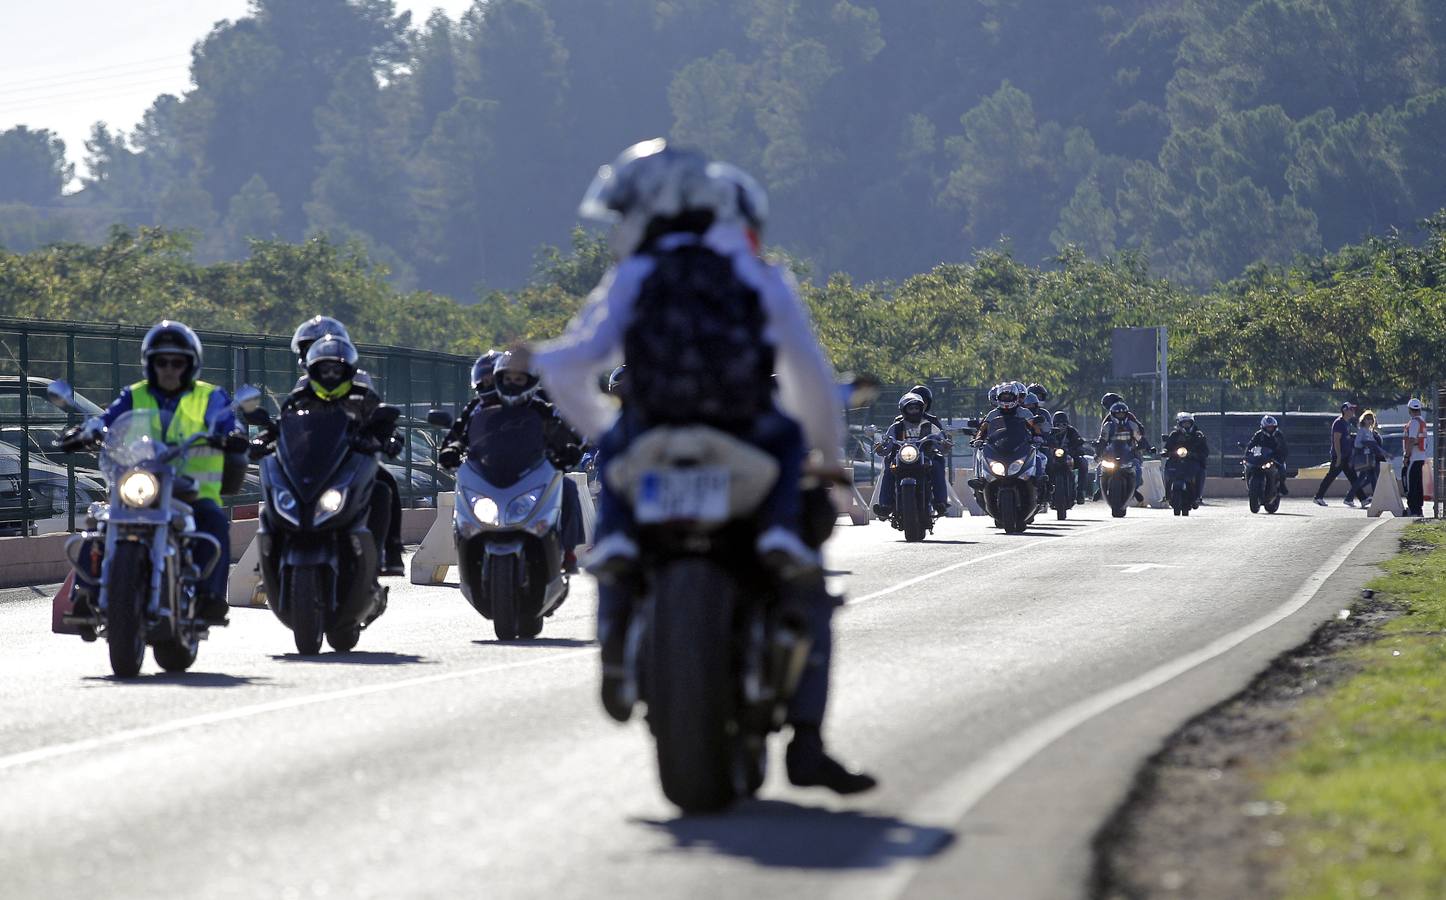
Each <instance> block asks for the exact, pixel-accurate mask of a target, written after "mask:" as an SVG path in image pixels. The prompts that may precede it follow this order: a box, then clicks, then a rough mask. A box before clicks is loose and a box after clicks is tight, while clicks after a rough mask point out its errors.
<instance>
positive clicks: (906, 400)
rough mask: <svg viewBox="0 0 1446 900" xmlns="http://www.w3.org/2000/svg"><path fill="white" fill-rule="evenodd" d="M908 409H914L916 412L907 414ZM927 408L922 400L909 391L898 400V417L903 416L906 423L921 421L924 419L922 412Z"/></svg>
mask: <svg viewBox="0 0 1446 900" xmlns="http://www.w3.org/2000/svg"><path fill="white" fill-rule="evenodd" d="M909 407H915V408H916V410H917V412H916V413H915V414H913V415H911V414H910V413H909ZM927 408H928V406H927V405H926V404H925V403H924V398H923V397H920V396H919V395H918V394H916V393H914V392H913V391H909V392H908V393H907V394H905V395H904V396H902V397H900V398H899V415H901V416H903V417H904V418H905V419H906V420H907V421H910V422H919V421H921V420H922V419H923V418H924V411H925V410H926V409H927Z"/></svg>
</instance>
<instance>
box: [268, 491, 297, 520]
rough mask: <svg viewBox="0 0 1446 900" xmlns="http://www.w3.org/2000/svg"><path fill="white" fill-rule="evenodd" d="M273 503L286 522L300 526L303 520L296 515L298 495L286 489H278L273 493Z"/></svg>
mask: <svg viewBox="0 0 1446 900" xmlns="http://www.w3.org/2000/svg"><path fill="white" fill-rule="evenodd" d="M271 502H272V504H273V505H274V506H275V507H276V512H277V513H278V514H279V515H280V516H281V517H282V518H284V519H285V520H286V521H288V522H290V523H291V524H293V525H300V524H301V520H300V519H298V518H297V514H296V495H295V494H293V493H291V492H290V491H288V490H287V489H286V488H277V489H276V490H274V491H272V492H271Z"/></svg>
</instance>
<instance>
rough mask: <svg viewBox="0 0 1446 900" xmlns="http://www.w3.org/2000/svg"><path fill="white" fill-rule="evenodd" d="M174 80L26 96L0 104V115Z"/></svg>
mask: <svg viewBox="0 0 1446 900" xmlns="http://www.w3.org/2000/svg"><path fill="white" fill-rule="evenodd" d="M174 81H175V80H174V79H172V78H166V79H155V78H152V79H149V80H147V81H143V82H138V83H136V84H129V85H116V86H114V87H112V88H110V89H103V90H93V91H75V92H70V93H67V94H56V95H53V96H50V97H34V98H26V99H24V100H20V101H16V102H15V103H13V104H11V105H8V106H7V105H0V116H10V115H15V114H16V113H19V112H25V111H30V110H35V109H44V108H47V107H50V106H54V105H56V104H57V103H61V102H62V101H66V100H70V99H73V98H77V97H83V98H87V99H94V100H104V99H110V98H113V97H120V96H124V95H127V94H132V93H136V92H139V91H141V90H144V89H147V88H150V87H156V88H159V87H162V86H164V85H169V84H173V83H174ZM63 105H70V104H63Z"/></svg>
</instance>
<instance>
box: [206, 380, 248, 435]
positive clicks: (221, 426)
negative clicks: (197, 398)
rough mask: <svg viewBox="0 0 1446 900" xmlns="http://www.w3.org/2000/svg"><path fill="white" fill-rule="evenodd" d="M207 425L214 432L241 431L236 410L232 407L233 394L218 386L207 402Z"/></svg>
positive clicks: (228, 432)
mask: <svg viewBox="0 0 1446 900" xmlns="http://www.w3.org/2000/svg"><path fill="white" fill-rule="evenodd" d="M206 425H207V426H208V427H209V428H210V430H211V433H212V434H230V433H231V432H233V431H240V430H241V426H240V425H238V424H237V423H236V411H235V410H234V409H232V408H231V395H230V394H227V393H226V391H225V389H223V388H216V389H215V390H214V391H212V392H211V398H210V400H209V401H208V402H207V404H206Z"/></svg>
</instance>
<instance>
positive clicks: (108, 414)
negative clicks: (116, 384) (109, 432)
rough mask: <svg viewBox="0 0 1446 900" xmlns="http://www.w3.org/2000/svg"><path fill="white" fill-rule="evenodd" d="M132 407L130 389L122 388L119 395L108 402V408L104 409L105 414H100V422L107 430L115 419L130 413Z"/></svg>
mask: <svg viewBox="0 0 1446 900" xmlns="http://www.w3.org/2000/svg"><path fill="white" fill-rule="evenodd" d="M133 405H134V401H133V400H132V399H131V389H130V388H128V387H123V388H121V392H120V395H119V396H117V397H116V398H115V399H114V400H112V401H111V402H110V406H107V407H106V408H105V412H103V413H101V414H100V420H101V421H102V422H104V423H105V426H106V427H107V428H109V427H110V426H112V425H114V424H115V420H116V419H119V418H120V417H121V416H123V415H125V414H126V413H128V412H130V411H131V409H132V408H133Z"/></svg>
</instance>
